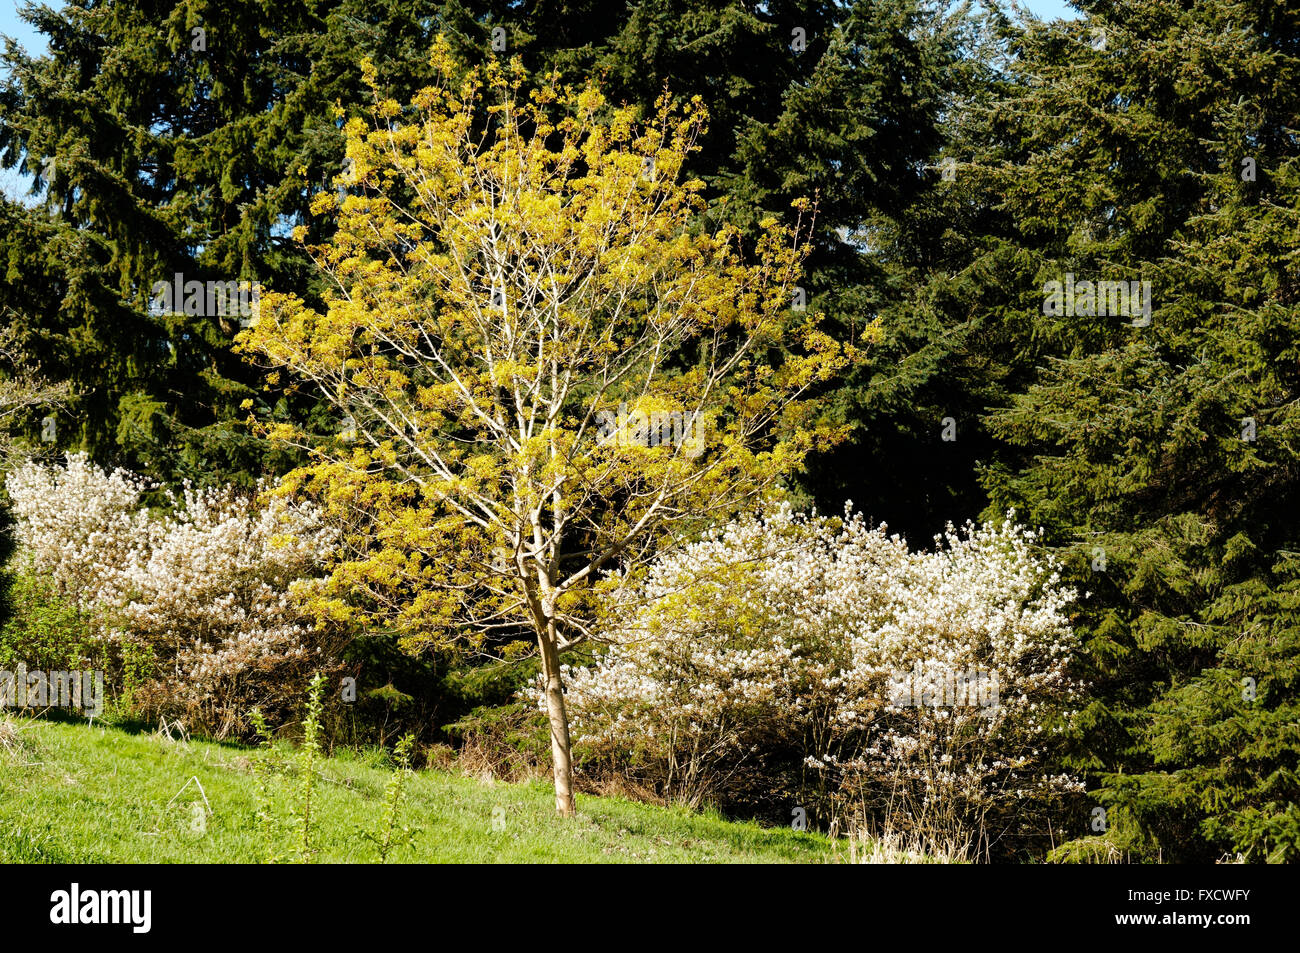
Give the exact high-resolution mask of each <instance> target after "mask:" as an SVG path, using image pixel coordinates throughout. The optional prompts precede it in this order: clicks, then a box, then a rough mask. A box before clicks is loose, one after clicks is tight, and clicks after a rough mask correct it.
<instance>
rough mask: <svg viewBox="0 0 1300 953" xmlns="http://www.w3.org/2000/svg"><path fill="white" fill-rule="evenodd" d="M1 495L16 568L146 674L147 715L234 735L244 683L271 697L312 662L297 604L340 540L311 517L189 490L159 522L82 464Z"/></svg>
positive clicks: (138, 499) (82, 459)
mask: <svg viewBox="0 0 1300 953" xmlns="http://www.w3.org/2000/svg"><path fill="white" fill-rule="evenodd" d="M6 487H7V489H8V493H9V498H10V501H11V507H12V511H13V516H14V520H15V534H16V537H17V541H18V544H19V548H20V554H21V558H22V559H24V560H26V561H27V565H28V567H29V568H30V569H31V570H33V571H35V572H39V573H43V574H46V575H47V576H48V577H49V578H50V579H51V580H53V582H54V583H55V585H56V586H57V587H58V589H59V590H60V592H61V594H62V595H63V596H64V597H65V598H67V599H69V600H70V601H72V602H74V603H75V604H76V605H77V606H79V607H80V608H81V609H82V610H83V611H84V612H85V613H86V615H87V617H88V619H89V620H90V622H91V625H92V628H93V634H94V635H95V636H97V637H98V638H99V639H101V640H103V641H104V642H105V643H107V644H110V645H113V646H115V647H116V648H117V650H118V655H119V657H122V658H132V659H136V660H141V659H143V660H146V662H147V669H148V670H149V678H148V679H147V681H146V683H145V684H144V685H143V686H142V691H141V699H142V700H143V701H144V702H145V704H146V705H147V706H148V707H154V708H158V709H162V710H169V711H170V712H171V713H173V714H178V713H188V714H190V715H191V716H194V715H195V714H200V717H202V714H201V713H205V712H206V713H208V714H214V713H217V712H220V713H221V714H220V715H219V717H218V720H219V721H221V722H223V725H221V726H218V727H219V728H220V727H224V728H226V729H227V730H228V729H229V728H231V727H233V724H232V723H231V722H232V719H233V718H236V717H237V716H236V715H235V714H232V712H233V710H234V709H235V708H236V707H237V706H240V705H243V704H244V702H245V701H246V700H247V699H246V698H245V697H244V696H245V694H246V692H245V689H247V688H248V687H249V685H250V681H254V680H258V678H260V681H261V682H262V685H263V690H265V689H266V687H267V685H268V684H271V685H273V684H274V680H275V672H276V670H277V669H279V668H280V667H282V666H283V665H285V664H286V663H292V662H295V661H297V662H305V661H309V660H310V656H311V655H312V654H314V653H315V652H316V649H315V648H313V647H312V644H311V643H312V639H311V637H310V636H311V631H312V629H311V625H310V623H309V622H308V620H307V617H306V615H305V614H304V611H303V609H302V608H301V600H300V599H299V598H298V597H299V596H301V595H302V594H304V592H303V591H304V590H305V589H307V588H309V587H311V586H313V585H316V584H318V583H317V580H315V579H314V578H313V573H315V572H316V571H317V570H318V569H319V568H320V566H321V564H322V562H323V560H324V558H325V557H326V556H327V555H328V554H329V553H330V551H331V550H332V549H333V548H334V546H335V545H336V544H337V537H336V534H335V532H334V531H333V530H332V529H331V528H329V527H327V526H326V525H325V524H324V523H323V522H322V520H321V519H320V516H319V513H318V512H317V511H316V510H315V509H314V508H312V507H311V506H309V505H297V504H292V503H288V502H285V501H284V500H281V499H277V498H273V499H271V500H270V501H269V502H268V503H266V504H260V503H258V502H257V499H256V497H255V496H254V495H253V494H247V493H240V492H236V491H233V490H231V489H195V488H193V487H190V486H186V487H185V488H184V489H183V490H182V492H181V493H180V494H179V495H175V494H172V493H170V492H165V493H163V494H162V497H163V501H164V502H163V505H162V506H159V507H156V508H154V509H152V510H151V509H150V508H148V507H146V506H144V505H143V504H142V495H143V494H144V493H145V492H146V491H148V490H151V489H155V488H153V487H151V486H150V484H149V483H148V482H147V481H146V480H144V479H142V478H140V477H138V476H135V475H133V474H131V473H128V472H126V471H123V470H116V471H114V472H112V473H108V472H106V471H104V470H102V469H100V468H99V467H97V466H94V465H93V464H91V463H90V462H89V461H88V460H87V458H86V456H85V455H84V454H73V455H69V456H68V458H67V462H66V465H64V466H54V467H47V466H43V465H40V464H37V463H32V462H29V463H27V464H25V465H23V466H21V467H19V468H17V469H16V470H14V471H12V472H11V473H10V474H9V476H8V477H7V479H6ZM285 690H288V686H285ZM227 709H230V710H227ZM238 715H242V710H241V711H239V712H238Z"/></svg>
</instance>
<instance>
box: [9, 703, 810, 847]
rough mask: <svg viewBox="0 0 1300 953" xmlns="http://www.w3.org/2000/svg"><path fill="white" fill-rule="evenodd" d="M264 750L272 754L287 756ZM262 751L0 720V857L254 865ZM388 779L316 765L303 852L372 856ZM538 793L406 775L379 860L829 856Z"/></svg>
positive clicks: (277, 781) (800, 839)
mask: <svg viewBox="0 0 1300 953" xmlns="http://www.w3.org/2000/svg"><path fill="white" fill-rule="evenodd" d="M6 725H7V726H8V727H6ZM279 755H280V757H281V760H287V756H288V755H289V752H288V750H287V749H286V750H285V751H282V752H279ZM262 756H263V752H260V751H258V750H256V749H252V748H246V747H241V746H237V745H228V744H216V743H210V742H204V741H172V740H170V739H168V738H166V737H162V736H159V735H151V734H132V733H130V732H127V731H123V730H120V729H116V728H111V727H110V728H104V727H98V726H96V727H88V726H86V725H83V724H72V723H59V722H49V721H40V720H29V719H18V718H12V717H8V718H0V861H4V862H9V863H258V862H261V861H263V859H264V850H263V846H262V832H261V829H260V828H259V826H258V823H257V820H256V811H257V804H258V794H257V792H258V781H257V776H256V774H255V770H254V769H255V763H256V760H257V759H258V758H260V757H262ZM390 774H391V771H390V769H389V767H388V766H387V765H386V764H385V763H384V758H383V755H382V754H381V753H378V752H374V753H368V754H364V755H359V754H354V753H349V752H343V753H339V754H337V755H336V756H335V757H333V758H328V759H321V760H320V761H319V762H318V778H317V784H316V793H315V797H314V804H313V822H314V823H313V828H314V829H313V835H314V836H313V841H314V844H315V846H316V847H317V848H318V850H319V853H318V854H317V856H316V860H317V862H322V863H368V862H374V861H376V860H377V859H378V854H377V850H376V848H375V846H374V844H373V843H372V842H370V841H369V840H367V839H366V838H365V837H364V836H363V834H362V833H361V832H362V831H365V830H376V829H377V828H378V827H379V826H380V823H381V820H382V815H383V794H384V786H385V784H386V783H387V781H388V778H389V777H390ZM192 778H193V779H196V780H197V783H195V781H192V780H191V779H192ZM272 781H273V784H274V785H275V791H276V792H277V794H276V804H275V813H276V814H277V815H278V817H279V818H280V819H281V820H282V821H283V822H284V830H283V832H282V833H281V834H280V836H279V837H278V839H277V843H278V844H279V845H280V847H281V850H282V852H283V853H284V854H286V855H289V856H292V857H296V854H294V853H293V847H294V846H295V844H294V839H295V835H294V832H293V826H292V822H291V819H290V809H291V807H292V805H293V804H294V792H295V789H296V786H297V782H298V779H297V778H296V777H294V776H293V773H292V768H287V769H285V772H284V773H280V774H277V775H276V776H275V777H273V779H272ZM187 784H188V787H187V786H186V785H187ZM199 785H202V791H203V793H205V794H206V796H207V804H208V806H210V808H211V814H208V813H207V808H206V807H204V806H203V803H204V802H203V796H202V794H201V793H200V789H199ZM554 803H555V802H554V796H553V794H552V793H551V791H550V789H549V788H548V787H547V786H546V785H543V784H540V783H537V784H504V783H488V782H484V781H479V780H476V779H473V778H467V777H463V776H460V775H454V774H448V773H444V772H439V771H420V772H417V773H416V775H415V777H414V778H412V779H411V780H410V782H409V783H408V786H407V788H406V799H405V801H404V803H403V805H402V814H401V816H400V818H399V820H398V823H399V825H407V826H411V827H414V828H417V829H418V833H417V834H416V836H415V839H414V841H413V843H412V844H411V845H410V846H407V845H405V844H401V845H397V846H395V847H394V848H393V850H392V852H391V853H390V854H389V862H392V863H437V862H452V863H456V862H470V863H476V862H504V863H533V862H564V863H619V862H624V863H627V862H641V863H645V862H650V863H683V862H686V863H795V862H802V863H808V862H825V861H829V860H833V859H834V858H835V854H836V851H835V849H834V845H833V844H832V842H831V841H830V840H829V839H828V838H826V837H824V836H821V835H819V834H814V833H807V832H797V831H793V830H788V829H781V828H775V829H774V828H764V827H760V826H758V825H756V824H750V823H737V822H732V821H727V820H724V819H722V818H720V817H717V816H715V815H711V814H700V813H695V812H690V811H687V810H684V809H674V808H663V807H656V806H654V805H649V804H642V803H638V802H633V801H627V800H624V799H622V798H615V797H586V796H580V797H579V799H578V816H577V818H575V819H570V820H562V819H560V818H558V817H556V816H555V813H554ZM196 804H197V805H199V806H198V807H196V806H195V805H196ZM498 808H500V811H499V812H498V811H497V810H496V809H498ZM494 815H495V817H496V818H497V819H498V821H497V823H496V825H495V827H496V828H500V829H494ZM200 817H201V818H202V820H198V821H196V818H200Z"/></svg>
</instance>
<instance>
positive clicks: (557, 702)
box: [537, 633, 577, 817]
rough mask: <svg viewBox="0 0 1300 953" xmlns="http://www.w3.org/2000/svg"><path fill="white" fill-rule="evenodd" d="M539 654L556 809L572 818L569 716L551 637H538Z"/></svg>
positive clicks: (558, 660)
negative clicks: (543, 683)
mask: <svg viewBox="0 0 1300 953" xmlns="http://www.w3.org/2000/svg"><path fill="white" fill-rule="evenodd" d="M537 642H538V647H539V648H540V649H541V652H542V675H543V677H544V678H545V679H546V715H547V717H548V718H549V719H550V722H551V764H552V766H553V767H554V771H555V809H556V811H558V812H559V814H560V816H561V817H572V816H573V814H574V812H575V810H576V809H577V808H576V805H575V802H574V799H573V757H572V754H571V752H570V750H569V713H568V712H567V711H565V709H564V683H563V682H562V681H561V680H560V653H559V651H558V650H557V649H556V647H555V638H554V634H553V633H545V634H541V635H539V636H538V639H537Z"/></svg>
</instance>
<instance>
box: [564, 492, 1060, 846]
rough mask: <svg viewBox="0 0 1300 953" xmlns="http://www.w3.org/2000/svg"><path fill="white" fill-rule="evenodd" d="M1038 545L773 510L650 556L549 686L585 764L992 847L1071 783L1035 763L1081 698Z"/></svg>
mask: <svg viewBox="0 0 1300 953" xmlns="http://www.w3.org/2000/svg"><path fill="white" fill-rule="evenodd" d="M1036 542H1037V541H1036V539H1035V537H1034V536H1033V535H1032V534H1030V533H1028V532H1026V531H1025V530H1023V529H1022V528H1020V527H1018V526H1015V525H1012V524H1011V523H1010V522H1005V523H1001V524H998V525H991V526H984V527H974V526H969V525H968V526H967V527H966V528H965V529H964V530H962V531H960V532H958V531H956V530H953V529H952V528H951V527H950V528H949V531H948V533H947V534H946V535H945V536H943V537H940V538H937V539H936V541H935V547H934V548H933V549H932V550H930V551H926V552H912V551H910V550H909V548H908V546H907V543H906V542H905V541H904V540H902V539H900V538H899V537H898V536H889V535H887V534H886V532H885V530H884V528H883V527H882V528H880V529H870V528H868V527H867V526H866V525H865V523H864V522H863V519H862V517H861V516H859V515H854V514H853V513H852V511H851V509H850V508H846V515H845V518H844V519H842V520H841V519H832V518H827V517H822V516H816V515H814V516H811V517H805V516H801V515H798V514H795V513H794V512H792V511H791V510H790V509H789V508H788V507H783V508H777V509H773V510H771V511H770V512H768V513H767V514H766V515H765V516H761V517H755V518H750V519H744V520H740V521H737V522H734V523H732V524H731V525H729V526H727V527H726V528H725V529H723V530H722V531H721V532H720V533H718V534H717V535H716V536H714V537H712V538H709V539H706V540H703V541H701V542H699V543H696V544H694V545H691V546H689V547H687V548H685V549H684V550H682V551H680V552H677V553H675V554H673V555H670V556H667V557H665V558H663V559H661V560H660V561H659V562H658V563H657V564H655V566H654V567H653V569H652V571H651V572H650V573H649V575H648V577H647V578H646V579H645V580H644V582H642V583H640V584H639V585H636V586H631V587H624V589H625V594H624V595H623V596H622V597H621V599H620V600H619V601H618V604H617V605H616V606H615V607H614V608H613V610H612V612H611V614H610V620H609V622H608V623H607V624H606V626H605V632H604V635H605V637H606V638H607V639H608V641H609V643H610V645H609V648H608V650H607V651H606V652H605V654H604V655H603V656H602V657H601V658H600V659H599V660H598V661H597V663H596V664H595V665H593V666H591V667H588V668H575V669H570V670H568V671H567V672H566V683H567V685H568V694H567V696H566V700H567V703H568V705H569V708H570V713H571V717H572V723H573V727H574V731H575V734H576V737H577V741H578V744H579V748H580V750H581V751H582V752H583V754H584V756H585V758H586V759H587V763H588V765H589V766H592V767H589V770H591V769H592V768H593V767H594V768H597V769H598V768H600V767H602V766H603V767H605V768H608V767H609V766H611V765H623V766H624V767H625V768H626V769H627V770H629V771H632V772H635V773H637V774H638V775H639V779H640V780H641V781H645V780H647V779H649V780H653V781H654V782H655V783H657V785H658V786H659V787H660V789H661V790H662V791H663V792H664V794H665V795H666V796H668V797H672V798H679V799H685V800H687V801H691V802H698V801H699V800H701V799H704V798H712V799H716V800H722V801H726V802H735V801H737V800H740V801H746V800H748V801H749V802H751V803H750V806H751V807H753V806H757V804H759V803H766V804H767V805H768V807H769V810H770V809H771V806H772V805H773V804H774V803H775V804H780V805H781V806H782V809H783V811H784V814H785V816H786V817H787V818H788V816H789V807H788V805H791V804H794V805H816V806H819V808H821V809H824V810H826V811H828V812H830V813H832V814H835V815H836V816H844V815H845V814H852V815H856V818H857V820H859V821H866V822H867V823H875V824H880V825H884V824H886V823H887V824H889V825H890V826H891V828H892V829H894V830H901V829H906V827H907V825H909V824H911V825H913V826H920V827H926V828H928V829H930V830H932V831H934V832H935V833H936V834H939V835H942V836H943V837H945V838H951V837H952V836H953V835H954V834H961V835H963V836H964V837H966V838H967V840H968V843H970V845H971V846H972V847H973V848H975V849H983V848H985V847H987V846H988V843H989V842H990V841H991V840H992V839H993V837H994V836H996V832H995V831H994V828H995V826H996V825H1005V824H1007V823H1008V822H1014V821H1015V819H1016V818H1017V817H1028V816H1030V815H1031V814H1032V813H1033V812H1031V811H1029V810H1028V809H1027V805H1028V803H1029V802H1031V801H1036V802H1040V803H1039V805H1038V806H1040V807H1041V806H1042V802H1050V801H1052V800H1054V799H1056V798H1059V797H1060V796H1062V795H1065V794H1068V793H1071V792H1074V791H1078V790H1080V785H1079V783H1078V782H1077V781H1076V780H1075V779H1073V778H1071V777H1069V776H1067V775H1065V774H1062V773H1060V772H1059V771H1056V772H1054V771H1052V770H1051V769H1050V768H1049V767H1048V766H1049V765H1050V764H1052V763H1053V758H1054V757H1055V756H1056V754H1057V753H1058V748H1059V744H1058V741H1059V738H1060V736H1061V728H1062V720H1063V719H1066V718H1068V717H1070V715H1071V713H1072V711H1073V707H1074V705H1075V703H1076V701H1077V700H1078V698H1079V696H1080V691H1081V686H1080V685H1079V684H1078V683H1076V682H1075V681H1073V680H1071V678H1070V677H1069V674H1068V663H1069V660H1070V657H1071V655H1072V653H1073V652H1074V651H1075V650H1076V649H1077V645H1076V641H1075V638H1074V635H1073V633H1072V630H1071V627H1070V625H1069V622H1068V619H1067V616H1066V614H1065V613H1066V609H1067V606H1068V604H1069V603H1070V601H1071V599H1072V598H1073V596H1074V593H1073V592H1072V591H1071V590H1069V589H1067V588H1065V587H1064V586H1062V584H1061V582H1060V579H1059V576H1058V574H1057V572H1056V569H1055V567H1054V565H1053V564H1052V563H1051V562H1050V561H1049V560H1047V559H1046V558H1045V557H1043V556H1041V555H1039V554H1038V552H1037V550H1036V545H1035V544H1036ZM1040 816H1041V812H1040ZM998 830H1001V828H998ZM990 832H994V833H990ZM981 842H982V843H981Z"/></svg>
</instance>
